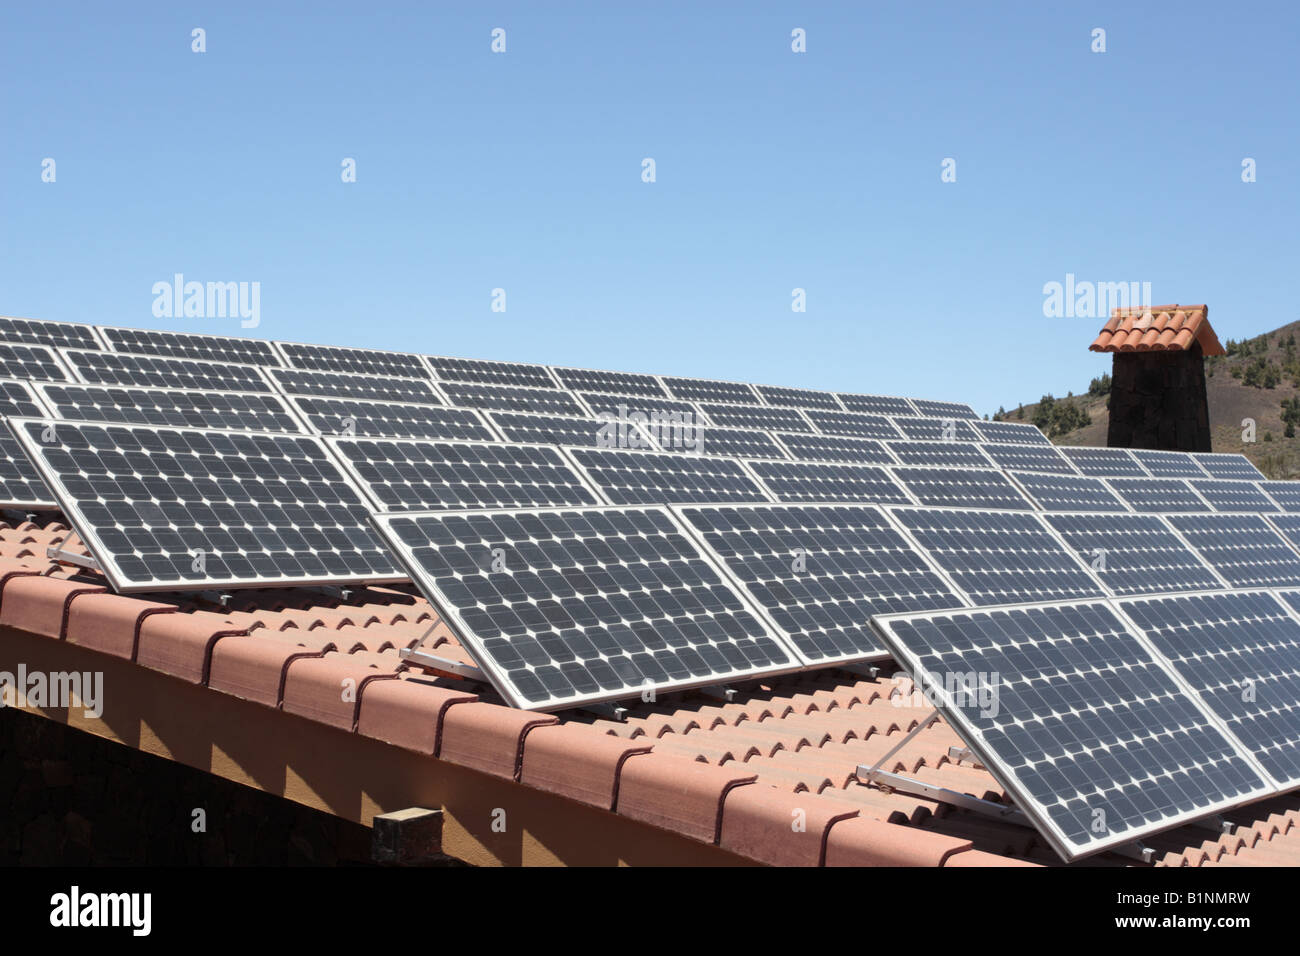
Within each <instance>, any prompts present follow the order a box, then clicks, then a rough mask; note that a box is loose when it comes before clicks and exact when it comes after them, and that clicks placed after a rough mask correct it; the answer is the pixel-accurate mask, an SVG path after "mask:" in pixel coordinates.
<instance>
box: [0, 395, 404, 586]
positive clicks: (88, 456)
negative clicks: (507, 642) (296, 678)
mask: <svg viewBox="0 0 1300 956" xmlns="http://www.w3.org/2000/svg"><path fill="white" fill-rule="evenodd" d="M10 421H11V423H12V427H13V428H14V430H15V433H16V434H17V435H18V436H19V438H20V440H21V441H22V443H23V446H24V447H25V448H26V450H27V452H28V454H30V455H31V457H32V459H33V461H35V462H36V464H37V467H38V468H39V469H40V471H41V473H42V476H43V477H44V478H45V480H46V483H47V484H48V485H49V486H50V488H51V490H52V491H53V492H54V494H55V497H56V498H57V499H58V502H59V504H60V506H61V507H62V510H63V513H64V514H65V515H67V516H68V518H69V519H70V520H71V522H72V525H73V527H75V528H76V530H77V533H78V534H79V535H80V536H81V538H82V540H83V541H85V543H86V544H87V546H89V548H90V550H91V553H93V554H94V556H95V557H96V558H97V559H98V561H99V564H100V566H101V567H102V568H103V571H104V574H105V575H106V576H107V577H108V580H109V582H110V583H111V584H112V585H113V587H114V589H115V590H117V591H122V592H126V591H150V590H153V591H157V590H168V589H172V588H181V589H185V590H198V589H205V588H227V587H267V586H285V585H291V584H343V583H354V582H363V581H391V580H398V579H400V578H401V576H402V575H401V571H400V570H399V569H398V567H397V566H396V565H395V564H394V563H393V560H392V558H391V557H390V555H389V553H388V549H387V548H386V547H385V546H384V545H383V543H382V542H381V541H380V540H379V539H378V537H376V535H375V534H374V532H373V531H371V529H370V526H369V524H368V523H367V513H368V510H369V509H368V508H367V506H366V504H365V501H364V500H363V499H362V496H361V493H360V492H359V491H357V490H356V489H355V488H354V487H353V486H352V484H351V483H350V482H349V481H348V480H347V478H346V477H345V476H344V475H343V473H342V472H341V471H339V469H338V466H337V465H335V464H334V460H333V459H332V458H331V457H330V455H329V453H328V452H327V451H326V450H325V447H324V445H322V444H321V442H320V440H319V439H317V438H313V437H311V436H309V435H276V434H269V433H261V434H256V433H241V432H230V431H216V430H210V429H208V430H205V429H189V428H187V429H179V428H156V427H151V426H144V425H95V424H83V423H81V422H65V421H60V422H55V423H54V428H53V434H52V435H50V434H48V433H46V434H44V435H43V434H42V433H43V432H45V431H46V426H47V425H48V424H49V423H47V422H43V421H38V420H33V419H28V418H20V419H11V420H10ZM44 438H52V440H50V441H45V440H43V439H44Z"/></svg>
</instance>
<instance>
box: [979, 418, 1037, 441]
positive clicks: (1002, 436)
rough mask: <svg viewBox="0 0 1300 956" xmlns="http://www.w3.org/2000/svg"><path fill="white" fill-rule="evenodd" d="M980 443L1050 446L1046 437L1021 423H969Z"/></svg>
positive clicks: (1028, 425) (1032, 427)
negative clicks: (976, 433) (977, 435)
mask: <svg viewBox="0 0 1300 956" xmlns="http://www.w3.org/2000/svg"><path fill="white" fill-rule="evenodd" d="M971 427H972V428H974V429H975V431H976V432H978V433H979V436H980V441H985V442H991V443H1005V444H1008V445H1051V444H1052V443H1051V442H1050V441H1048V440H1047V436H1046V435H1044V434H1043V433H1042V432H1040V431H1039V430H1038V429H1037V428H1035V427H1034V426H1033V425H1030V424H1028V423H1021V422H984V421H974V422H971Z"/></svg>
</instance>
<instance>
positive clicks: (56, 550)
mask: <svg viewBox="0 0 1300 956" xmlns="http://www.w3.org/2000/svg"><path fill="white" fill-rule="evenodd" d="M45 556H46V557H47V558H49V559H50V560H51V561H57V562H59V563H60V564H75V565H76V566H77V567H79V568H89V569H90V570H91V571H99V572H101V573H102V572H103V570H104V569H103V568H101V567H100V566H99V562H98V561H96V560H95V559H94V558H92V557H91V556H90V555H88V554H76V553H75V552H72V551H64V550H63V549H62V548H61V547H59V546H58V545H57V544H52V545H50V546H49V547H47V548H46V549H45Z"/></svg>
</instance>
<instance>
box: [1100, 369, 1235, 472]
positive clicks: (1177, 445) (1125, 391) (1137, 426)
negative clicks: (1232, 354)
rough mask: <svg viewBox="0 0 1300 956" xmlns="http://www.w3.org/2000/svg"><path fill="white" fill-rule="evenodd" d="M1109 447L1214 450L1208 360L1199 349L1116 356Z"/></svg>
mask: <svg viewBox="0 0 1300 956" xmlns="http://www.w3.org/2000/svg"><path fill="white" fill-rule="evenodd" d="M1106 444H1108V445H1110V446H1111V447H1112V448H1157V449H1164V450H1167V451H1209V450H1210V408H1209V403H1208V401H1207V400H1206V395H1205V359H1204V358H1203V357H1202V355H1201V347H1200V345H1199V344H1193V346H1192V348H1191V349H1189V350H1187V351H1185V352H1184V351H1178V352H1116V353H1115V361H1114V366H1113V370H1112V372H1111V390H1110V428H1109V431H1108V432H1107V435H1106Z"/></svg>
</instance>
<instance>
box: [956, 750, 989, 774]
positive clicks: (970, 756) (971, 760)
mask: <svg viewBox="0 0 1300 956" xmlns="http://www.w3.org/2000/svg"><path fill="white" fill-rule="evenodd" d="M948 759H949V760H952V761H953V762H954V763H961V762H962V761H963V760H965V761H967V764H968V766H971V767H974V768H975V769H976V770H985V769H987V768H986V767H985V766H984V764H983V763H981V762H980V758H979V757H977V756H975V754H974V753H973V752H972V751H971V749H970V748H969V747H949V748H948Z"/></svg>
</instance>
